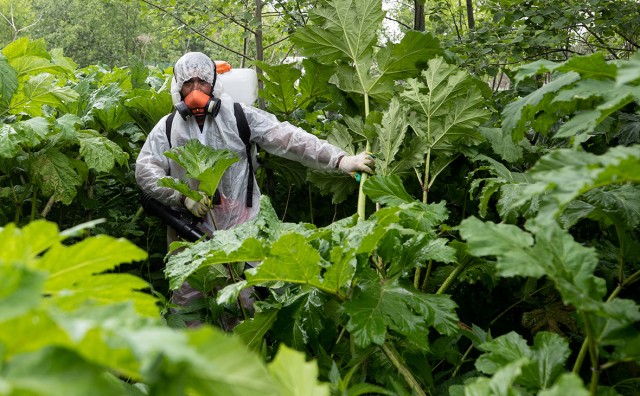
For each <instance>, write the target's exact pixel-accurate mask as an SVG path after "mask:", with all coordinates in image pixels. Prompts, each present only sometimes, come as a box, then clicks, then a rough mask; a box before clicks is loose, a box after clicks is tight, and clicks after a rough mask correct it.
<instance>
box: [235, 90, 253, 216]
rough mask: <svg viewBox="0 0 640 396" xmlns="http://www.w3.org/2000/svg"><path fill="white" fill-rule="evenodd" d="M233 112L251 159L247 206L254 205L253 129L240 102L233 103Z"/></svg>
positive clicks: (249, 159) (248, 158) (248, 156)
mask: <svg viewBox="0 0 640 396" xmlns="http://www.w3.org/2000/svg"><path fill="white" fill-rule="evenodd" d="M233 113H234V114H235V116H236V123H237V126H238V133H239V135H240V139H242V142H243V143H244V148H245V150H246V152H247V160H248V161H249V177H248V179H247V207H252V206H253V177H254V175H253V172H254V169H253V158H251V141H250V140H249V139H250V138H251V129H250V128H249V123H248V122H247V117H246V116H245V114H244V111H243V110H242V106H241V105H240V103H237V102H236V103H234V104H233Z"/></svg>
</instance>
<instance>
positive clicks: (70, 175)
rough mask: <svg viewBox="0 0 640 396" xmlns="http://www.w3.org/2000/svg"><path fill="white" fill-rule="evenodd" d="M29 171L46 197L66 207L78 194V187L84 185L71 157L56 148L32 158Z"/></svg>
mask: <svg viewBox="0 0 640 396" xmlns="http://www.w3.org/2000/svg"><path fill="white" fill-rule="evenodd" d="M29 170H30V172H31V174H32V175H33V177H34V178H35V179H36V180H37V181H38V182H39V184H40V188H41V189H42V192H43V193H44V194H45V195H47V196H51V197H53V199H54V200H55V201H56V202H62V203H63V204H65V205H69V204H70V203H71V201H73V198H75V196H76V194H77V191H76V187H77V186H80V185H81V184H82V180H81V178H80V175H78V173H77V172H76V171H75V170H74V168H73V166H72V165H71V160H70V159H69V157H68V156H66V155H65V154H64V153H62V152H61V151H59V150H57V149H55V148H52V149H49V150H47V151H42V152H40V153H38V154H37V155H36V156H34V157H33V158H31V160H30V162H29Z"/></svg>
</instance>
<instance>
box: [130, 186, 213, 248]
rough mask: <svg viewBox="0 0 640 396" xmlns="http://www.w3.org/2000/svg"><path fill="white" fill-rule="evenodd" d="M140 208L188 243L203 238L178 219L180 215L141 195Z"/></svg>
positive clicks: (198, 231)
mask: <svg viewBox="0 0 640 396" xmlns="http://www.w3.org/2000/svg"><path fill="white" fill-rule="evenodd" d="M142 207H143V208H144V211H145V212H146V213H148V214H150V215H152V216H156V217H158V218H159V219H160V220H162V221H163V222H164V223H165V224H166V225H168V226H170V227H171V228H173V229H174V230H175V231H176V232H177V233H178V235H180V236H181V237H182V238H184V239H186V240H187V241H189V242H195V241H197V240H199V239H202V237H204V236H205V234H204V233H203V232H202V231H200V230H198V229H197V228H196V227H194V226H193V225H192V224H189V223H188V222H185V221H184V219H183V218H181V217H180V213H178V212H176V211H175V210H171V209H169V208H168V207H166V206H164V205H163V204H161V203H160V202H158V201H157V200H155V199H154V198H151V197H150V196H149V195H147V194H142Z"/></svg>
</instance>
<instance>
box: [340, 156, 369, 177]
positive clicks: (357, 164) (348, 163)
mask: <svg viewBox="0 0 640 396" xmlns="http://www.w3.org/2000/svg"><path fill="white" fill-rule="evenodd" d="M374 165H375V160H374V159H373V156H372V155H371V154H369V153H367V152H362V153H360V154H358V155H348V156H346V157H342V160H341V161H340V165H338V169H340V170H341V171H343V172H344V173H351V174H354V173H356V172H367V173H373V171H372V170H371V168H372V167H373V166H374Z"/></svg>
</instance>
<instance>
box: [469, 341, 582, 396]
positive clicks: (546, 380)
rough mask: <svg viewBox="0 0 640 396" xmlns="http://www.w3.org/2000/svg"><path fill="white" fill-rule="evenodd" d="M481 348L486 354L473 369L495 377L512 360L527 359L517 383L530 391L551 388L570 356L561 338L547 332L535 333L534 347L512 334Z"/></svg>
mask: <svg viewBox="0 0 640 396" xmlns="http://www.w3.org/2000/svg"><path fill="white" fill-rule="evenodd" d="M480 349H481V350H482V351H484V352H485V353H484V354H483V355H481V356H480V357H479V358H478V360H476V367H477V368H478V370H480V371H482V372H483V373H486V374H494V373H496V372H498V370H500V368H501V367H503V366H505V365H508V364H509V363H510V362H513V361H515V360H518V359H523V358H524V359H526V360H528V361H529V363H527V364H525V365H523V366H522V374H521V375H520V376H518V379H517V380H516V381H517V382H518V383H519V384H521V385H522V386H524V387H525V388H527V389H529V390H540V389H546V388H548V387H550V386H551V385H552V384H553V383H554V382H555V381H556V379H557V378H558V377H559V375H560V374H561V373H562V372H563V371H564V364H565V363H566V361H567V359H568V358H569V355H570V353H571V351H570V350H569V345H568V342H567V341H566V340H565V339H564V338H562V337H560V336H559V335H557V334H555V333H548V332H540V333H538V334H536V336H535V339H534V342H533V347H529V346H528V345H527V343H526V341H525V340H524V339H523V338H522V336H520V335H519V334H517V333H515V332H511V333H508V334H505V335H503V336H500V337H498V338H495V339H493V340H491V341H489V342H487V343H484V344H482V345H480Z"/></svg>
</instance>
